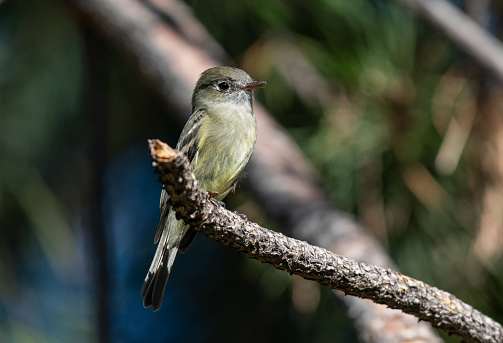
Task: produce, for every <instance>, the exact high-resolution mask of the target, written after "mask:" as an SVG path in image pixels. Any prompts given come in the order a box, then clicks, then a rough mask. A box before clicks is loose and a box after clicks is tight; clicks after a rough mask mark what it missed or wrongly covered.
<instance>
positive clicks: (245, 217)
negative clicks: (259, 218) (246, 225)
mask: <svg viewBox="0 0 503 343" xmlns="http://www.w3.org/2000/svg"><path fill="white" fill-rule="evenodd" d="M233 213H234V214H237V215H238V216H239V217H241V219H243V220H248V217H247V216H246V215H245V214H243V213H239V212H238V211H233Z"/></svg>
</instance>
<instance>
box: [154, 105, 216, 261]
mask: <svg viewBox="0 0 503 343" xmlns="http://www.w3.org/2000/svg"><path fill="white" fill-rule="evenodd" d="M205 113H206V110H204V109H202V110H198V111H196V112H194V113H193V114H192V116H190V118H189V120H188V121H187V123H186V124H185V127H184V128H183V130H182V133H181V134H180V138H179V140H178V144H177V145H176V149H177V150H180V151H182V152H183V153H184V154H185V155H186V156H187V158H188V159H189V161H190V162H191V163H192V161H193V160H194V159H195V158H196V159H197V152H198V141H197V138H196V137H197V132H198V131H199V128H200V127H201V118H202V117H203V116H204V115H205ZM170 207H171V202H170V198H169V195H168V193H167V192H166V190H165V189H163V190H162V192H161V199H160V203H159V208H160V210H161V217H160V218H159V224H157V230H156V232H155V237H154V244H157V242H158V241H159V238H160V237H161V233H162V230H163V228H164V223H165V221H166V218H167V216H168V213H169V209H170ZM191 236H192V239H193V238H194V235H191ZM192 239H186V240H185V242H184V244H183V247H185V249H183V247H182V249H181V250H182V252H184V251H185V250H186V249H187V248H188V247H189V245H190V243H191V242H192Z"/></svg>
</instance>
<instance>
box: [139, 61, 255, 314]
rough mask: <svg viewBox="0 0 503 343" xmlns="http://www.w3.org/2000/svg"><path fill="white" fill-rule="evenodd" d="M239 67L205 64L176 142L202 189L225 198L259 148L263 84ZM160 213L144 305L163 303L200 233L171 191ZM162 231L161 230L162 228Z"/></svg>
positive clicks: (145, 284) (162, 202)
mask: <svg viewBox="0 0 503 343" xmlns="http://www.w3.org/2000/svg"><path fill="white" fill-rule="evenodd" d="M264 84H265V82H264V81H254V80H253V79H252V78H251V77H250V76H249V75H248V74H247V73H245V72H244V71H242V70H241V69H237V68H232V67H215V68H211V69H208V70H206V71H205V72H203V73H202V74H201V77H200V78H199V80H198V81H197V83H196V87H195V88H194V93H193V94H192V115H191V117H190V118H189V120H188V121H187V124H185V127H184V128H183V131H182V133H181V135H180V138H179V139H178V144H177V145H176V148H177V150H181V151H183V152H184V153H185V154H186V155H187V157H188V159H189V161H190V167H191V169H192V171H193V172H194V174H195V176H196V178H197V180H198V181H199V187H200V188H201V189H202V190H206V191H211V192H212V193H214V194H216V195H215V199H216V200H219V201H221V200H222V199H223V198H225V196H226V195H227V194H229V192H230V191H232V190H233V189H234V187H235V185H236V182H237V179H238V177H239V175H240V174H241V173H242V171H243V169H244V168H245V166H246V164H247V163H248V161H249V160H250V157H251V155H252V153H253V150H254V149H255V141H256V139H257V123H256V121H255V116H254V114H253V94H252V91H253V89H255V88H257V87H259V86H261V85H264ZM160 209H161V218H160V220H159V225H158V226H157V232H156V234H155V238H154V244H156V243H157V242H159V245H158V246H157V250H156V252H155V256H154V260H153V261H152V264H151V265H150V269H149V271H148V274H147V276H146V278H145V282H144V283H143V287H142V289H141V295H142V297H143V306H144V307H149V306H152V307H153V308H154V311H157V310H158V309H159V308H160V307H161V303H162V298H163V295H164V288H165V287H166V282H167V281H168V277H169V274H170V272H171V267H172V266H173V262H174V261H175V256H176V253H177V252H178V251H180V252H182V253H183V252H185V251H186V250H187V248H188V247H189V245H190V243H191V242H192V240H193V239H194V237H195V235H196V231H195V230H192V229H189V227H188V226H187V225H185V223H184V222H183V221H182V220H177V219H176V217H175V212H174V211H173V210H172V209H171V206H170V200H169V195H168V194H167V193H166V191H165V190H164V189H163V190H162V192H161V201H160ZM161 233H162V234H161Z"/></svg>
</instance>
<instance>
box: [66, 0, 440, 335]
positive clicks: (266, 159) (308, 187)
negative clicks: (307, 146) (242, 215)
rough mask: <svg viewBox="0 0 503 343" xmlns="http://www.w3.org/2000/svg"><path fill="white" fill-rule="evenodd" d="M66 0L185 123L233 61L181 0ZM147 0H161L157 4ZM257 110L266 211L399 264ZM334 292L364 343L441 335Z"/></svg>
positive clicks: (320, 239) (305, 233)
mask: <svg viewBox="0 0 503 343" xmlns="http://www.w3.org/2000/svg"><path fill="white" fill-rule="evenodd" d="M65 2H66V3H67V4H68V5H69V6H70V7H71V8H72V9H74V10H75V12H76V13H78V14H79V15H80V16H81V17H82V18H84V19H85V20H86V21H87V22H89V23H91V24H93V25H94V26H95V27H96V28H98V29H99V30H100V31H102V33H104V34H106V35H107V36H108V37H110V38H112V40H114V41H115V42H117V43H118V44H119V45H120V46H121V47H122V48H123V49H124V50H125V51H126V52H127V53H128V54H129V55H130V56H132V58H133V59H134V60H135V61H136V62H137V64H138V68H139V70H140V71H141V72H142V73H143V74H144V75H145V77H146V78H147V79H149V80H150V81H151V82H152V84H153V85H154V87H155V89H156V90H158V91H159V93H160V94H161V95H162V97H163V98H164V99H165V101H166V102H167V103H169V104H170V106H171V108H174V109H175V110H176V111H171V113H172V114H173V115H174V116H176V117H177V119H178V120H180V122H182V123H183V122H185V121H186V120H187V118H188V116H189V115H190V94H191V92H192V88H193V86H194V84H195V82H196V81H197V78H198V76H199V74H200V73H201V72H202V71H203V70H205V69H206V68H209V67H212V66H215V65H223V64H228V62H226V61H224V60H223V59H225V57H224V55H223V54H221V49H217V50H216V51H213V50H211V51H208V49H209V47H208V45H207V44H201V42H210V41H211V42H214V40H213V39H212V38H211V37H210V36H209V35H207V34H206V33H205V30H204V29H203V28H202V27H200V24H199V23H198V21H197V19H195V18H194V17H193V16H192V15H191V13H190V10H188V9H187V8H186V6H185V5H184V4H183V3H181V2H180V1H176V0H141V1H139V0H65ZM149 3H155V5H154V7H155V10H152V5H151V4H149ZM184 6H185V9H183V8H184ZM180 8H182V12H183V13H182V14H180V12H179V11H180ZM175 9H176V11H175ZM159 12H163V13H164V15H163V16H161V15H159ZM166 17H167V18H168V19H169V20H167V19H166ZM194 27H199V28H198V29H193V28H194ZM212 46H213V47H215V46H218V45H217V44H216V43H215V45H212ZM216 56H219V57H216ZM255 115H256V117H257V124H258V131H259V132H258V140H257V146H256V149H255V153H254V155H253V157H252V159H251V161H250V163H249V165H248V171H249V176H248V177H247V178H246V179H245V181H246V183H247V184H248V186H249V187H248V188H249V190H251V191H252V192H253V194H254V196H255V197H256V198H257V199H258V200H259V202H260V203H261V204H262V205H263V208H264V209H265V211H266V212H267V214H268V215H269V216H270V217H271V218H272V219H273V220H276V221H277V222H278V223H281V225H282V227H283V228H285V229H286V230H288V232H289V234H290V235H292V236H294V237H296V238H299V239H302V240H306V241H309V242H310V243H311V244H315V245H318V246H323V247H325V248H327V249H329V250H332V251H336V252H338V253H341V254H343V255H345V256H348V257H351V258H353V259H357V260H359V261H365V262H369V263H372V264H375V265H379V266H382V267H386V268H392V269H396V266H395V265H394V263H393V262H392V260H391V259H390V258H389V256H388V255H387V253H386V251H385V249H384V248H383V247H382V246H381V245H380V244H379V242H378V241H377V240H376V239H375V238H374V237H372V235H371V234H369V232H368V231H367V230H366V229H365V228H363V227H362V226H361V225H359V224H358V223H357V221H356V220H355V218H354V217H353V216H351V215H349V214H347V213H345V212H344V211H341V210H339V209H337V208H336V207H335V206H334V205H333V203H332V202H331V201H330V200H329V199H328V197H327V196H326V194H325V193H324V191H323V190H322V189H321V187H320V185H319V182H318V175H317V174H316V172H315V171H314V168H312V166H311V165H310V163H309V162H308V160H307V159H306V158H305V156H304V155H303V154H302V153H301V152H300V149H299V148H298V147H297V146H296V144H295V143H294V142H293V141H292V140H291V138H290V137H289V136H288V135H287V134H286V133H285V131H284V130H283V129H282V128H281V126H280V125H278V124H277V123H276V122H275V121H274V119H272V118H271V117H270V116H269V115H268V113H267V112H266V111H265V110H264V109H263V108H262V107H261V106H260V105H259V104H257V103H256V104H255ZM278 152H281V153H278ZM334 294H335V295H336V296H338V298H339V300H340V301H341V302H343V303H344V305H345V306H344V308H345V309H346V312H347V314H348V316H349V317H350V318H351V319H352V320H353V322H354V324H355V326H356V327H357V333H358V335H359V338H360V340H361V341H362V342H368V343H371V342H373V343H377V342H386V343H395V342H396V343H398V342H417V343H420V342H429V343H431V342H440V341H441V339H440V338H439V337H438V336H437V335H436V333H435V331H434V330H433V329H432V328H431V326H430V325H429V324H427V323H424V322H422V323H418V322H417V320H416V319H415V318H414V317H412V316H409V315H406V314H404V313H402V312H400V311H393V310H390V309H388V308H386V307H385V306H383V305H378V304H375V303H373V302H371V301H368V300H362V299H359V298H356V297H345V296H343V294H342V292H339V291H334Z"/></svg>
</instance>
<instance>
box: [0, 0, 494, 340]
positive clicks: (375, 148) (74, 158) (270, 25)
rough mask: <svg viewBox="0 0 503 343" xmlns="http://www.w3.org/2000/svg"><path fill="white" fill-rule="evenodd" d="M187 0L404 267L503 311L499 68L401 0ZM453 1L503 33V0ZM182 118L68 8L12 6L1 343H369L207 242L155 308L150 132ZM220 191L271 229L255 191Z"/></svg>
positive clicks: (170, 131)
mask: <svg viewBox="0 0 503 343" xmlns="http://www.w3.org/2000/svg"><path fill="white" fill-rule="evenodd" d="M186 3H187V4H188V5H189V6H190V7H191V8H192V10H193V12H194V15H195V16H196V17H197V18H198V20H200V21H201V23H202V24H203V25H204V26H205V27H206V29H207V30H208V31H209V33H210V34H211V35H212V36H213V37H214V38H215V39H216V41H217V42H218V43H219V44H220V45H221V46H222V47H223V49H224V50H225V51H226V52H227V53H228V54H229V56H230V58H231V59H232V60H233V61H235V63H236V65H237V66H239V67H241V68H243V69H245V70H246V71H247V72H248V73H250V74H251V75H252V77H253V78H254V79H256V80H265V81H267V87H266V88H264V89H261V90H259V91H258V92H256V98H257V100H258V101H259V102H261V103H262V104H263V105H264V106H265V107H266V108H267V109H268V110H269V111H270V113H272V114H273V115H274V117H275V119H276V120H277V121H278V122H280V123H281V124H282V125H283V126H284V127H285V128H286V130H287V131H288V133H289V134H290V135H291V137H293V139H294V140H295V141H296V143H297V144H298V145H299V147H300V148H301V149H302V150H303V152H304V153H305V155H306V156H307V157H308V158H309V159H310V161H311V162H312V164H313V165H314V166H315V168H316V169H317V171H318V172H319V173H320V175H321V184H322V187H323V188H324V189H325V191H326V192H327V194H329V196H330V198H331V200H333V202H334V204H336V205H337V206H338V207H339V208H341V209H343V210H344V211H346V212H349V213H351V214H353V215H355V216H356V217H357V218H358V220H359V221H360V222H361V223H362V224H363V225H364V226H365V227H366V228H368V229H369V230H370V231H372V233H373V234H374V235H375V237H377V239H378V240H379V241H380V242H381V243H382V244H383V245H384V246H385V247H386V248H387V250H388V253H389V255H390V256H391V257H392V259H393V260H394V261H395V262H396V264H397V265H398V266H399V268H400V271H401V272H402V273H404V274H406V275H408V276H411V277H414V278H417V279H420V280H422V281H424V282H426V283H428V284H431V285H434V286H436V287H438V288H440V289H443V290H445V291H448V292H451V293H453V294H454V295H456V296H457V297H459V298H460V299H462V300H463V301H465V302H467V303H469V304H471V305H472V306H474V307H475V308H477V309H478V310H480V311H481V312H483V313H484V314H486V315H488V316H490V317H492V318H494V319H495V320H496V321H499V322H502V321H503V258H502V253H503V249H502V248H503V113H502V112H503V110H502V109H503V88H502V86H501V83H499V82H498V80H497V79H496V77H495V76H494V75H492V74H491V73H490V72H487V71H485V70H484V69H482V68H480V67H478V66H477V65H476V64H475V63H474V62H473V61H472V60H471V59H469V58H468V57H467V56H466V54H464V53H463V52H461V51H460V50H459V49H457V48H456V47H455V46H454V45H453V44H452V43H451V42H450V41H449V40H448V39H447V38H446V36H445V35H443V34H442V32H440V31H439V30H437V29H435V28H433V27H432V26H431V25H430V24H428V23H427V22H425V21H424V20H421V19H419V18H417V17H416V16H415V15H414V14H413V13H412V12H410V11H409V10H407V9H406V8H404V7H403V6H400V5H399V4H397V3H396V2H393V1H369V0H353V1H337V0H317V1H310V2H304V1H297V0H291V1H273V2H271V1H265V0H256V1H242V2H237V1H218V2H210V1H197V0H188V1H187V2H186ZM453 4H454V5H456V6H458V7H460V8H461V9H462V10H464V11H466V13H467V14H468V15H470V16H471V17H473V18H474V19H475V20H477V21H479V23H481V24H482V25H483V26H484V27H485V28H486V29H487V30H489V31H490V32H491V33H492V34H494V35H495V36H497V37H501V34H502V31H501V29H502V26H501V19H502V18H503V6H502V2H501V1H479V0H465V1H455V2H453ZM236 33H239V34H236ZM90 59H91V60H92V61H94V62H93V63H87V62H86V61H88V60H90ZM291 66H295V68H293V67H291ZM201 72H202V70H201ZM90 85H92V87H90ZM320 85H321V86H320ZM90 113H93V114H90ZM182 127H183V123H182V122H178V121H176V120H174V119H173V115H172V114H171V113H170V108H169V106H166V104H165V103H164V102H163V100H162V99H161V97H160V95H159V94H158V92H157V91H156V90H155V89H154V88H153V87H152V85H151V84H149V83H148V82H147V81H145V80H144V77H143V76H142V74H141V72H140V70H138V66H137V65H136V64H134V63H133V62H132V61H131V59H130V58H129V57H128V56H127V55H126V54H125V53H124V52H123V51H122V50H121V49H120V48H118V47H117V46H116V45H115V44H114V43H113V42H111V41H110V40H108V39H106V38H103V37H101V36H100V35H97V34H96V33H95V32H94V31H92V30H90V29H89V28H88V27H86V25H84V24H83V22H82V21H80V20H78V18H77V16H76V15H75V13H73V10H71V8H70V7H68V6H67V5H66V4H65V3H64V2H62V1H42V0H30V1H27V0H20V1H13V0H6V1H3V2H0V342H16V343H17V342H20V343H22V342H93V341H96V340H97V336H98V335H99V334H98V329H97V328H98V327H99V326H100V325H101V326H105V327H107V328H108V330H109V335H110V337H113V338H112V339H111V341H112V342H179V341H182V340H183V341H184V342H216V341H218V342H235V341H237V340H239V341H242V342H255V341H258V340H260V341H261V342H278V341H291V342H306V341H310V342H355V341H356V340H357V338H356V333H355V329H354V328H353V327H352V325H351V324H350V322H349V320H348V319H346V317H345V314H344V311H343V309H342V308H341V307H340V306H338V305H337V303H336V302H335V300H334V298H333V295H332V292H331V291H330V290H328V289H326V288H325V287H320V286H318V285H317V284H314V283H311V282H305V281H302V280H300V279H298V278H296V277H291V276H290V275H288V274H287V273H285V272H281V271H278V270H275V269H274V268H272V267H270V266H268V265H264V264H260V263H259V262H257V261H254V260H250V259H248V258H247V257H245V256H243V255H238V254H237V253H235V252H234V251H233V250H231V249H228V248H225V247H223V246H222V245H221V244H219V243H217V242H214V241H212V240H210V239H208V238H206V237H204V236H202V235H198V236H197V238H196V240H195V242H194V244H193V245H192V247H191V248H190V249H189V251H188V252H187V253H186V254H184V255H180V256H178V257H177V261H176V263H175V265H174V268H173V275H172V277H171V278H170V280H169V282H168V286H167V288H166V293H165V297H164V302H163V306H162V308H161V310H160V311H159V312H156V313H155V314H153V313H152V310H151V309H144V308H143V307H142V299H141V296H140V288H141V285H142V282H143V279H144V277H145V274H146V271H147V269H148V266H149V265H150V261H151V259H152V257H153V254H154V251H155V246H154V245H153V237H154V233H155V229H156V227H157V221H158V218H159V209H158V204H159V195H160V189H161V185H160V184H159V183H158V182H157V177H156V176H155V175H153V173H152V167H151V163H150V162H151V161H150V154H149V152H148V149H147V139H149V138H159V139H162V140H164V141H166V142H168V143H169V144H172V145H174V144H175V143H176V141H177V139H178V135H179V133H180V131H181V128H182ZM226 202H227V207H228V208H229V209H232V210H238V211H240V212H242V213H244V214H246V215H247V216H248V217H249V219H251V220H254V221H256V222H258V223H259V224H261V225H263V226H266V227H268V228H271V229H274V228H275V223H274V222H272V221H271V220H269V219H268V218H267V217H266V216H265V215H264V211H263V209H261V207H260V204H257V203H255V202H254V200H253V198H252V197H251V196H250V194H249V193H248V192H247V191H246V189H244V188H243V187H239V189H238V191H237V192H236V193H235V194H232V195H230V196H229V197H228V198H227V200H226ZM100 292H106V293H105V294H103V293H102V294H99V293H100ZM103 299H106V304H105V306H102V307H99V306H97V303H98V302H99V301H103ZM100 308H102V309H103V308H105V309H107V311H103V310H101V311H100V310H99V309H100ZM97 309H98V310H97ZM100 323H101V324H100ZM243 334H245V337H243ZM441 335H442V338H444V339H446V340H447V341H452V342H456V341H458V340H457V339H454V338H449V337H447V336H446V335H444V334H443V333H441Z"/></svg>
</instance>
